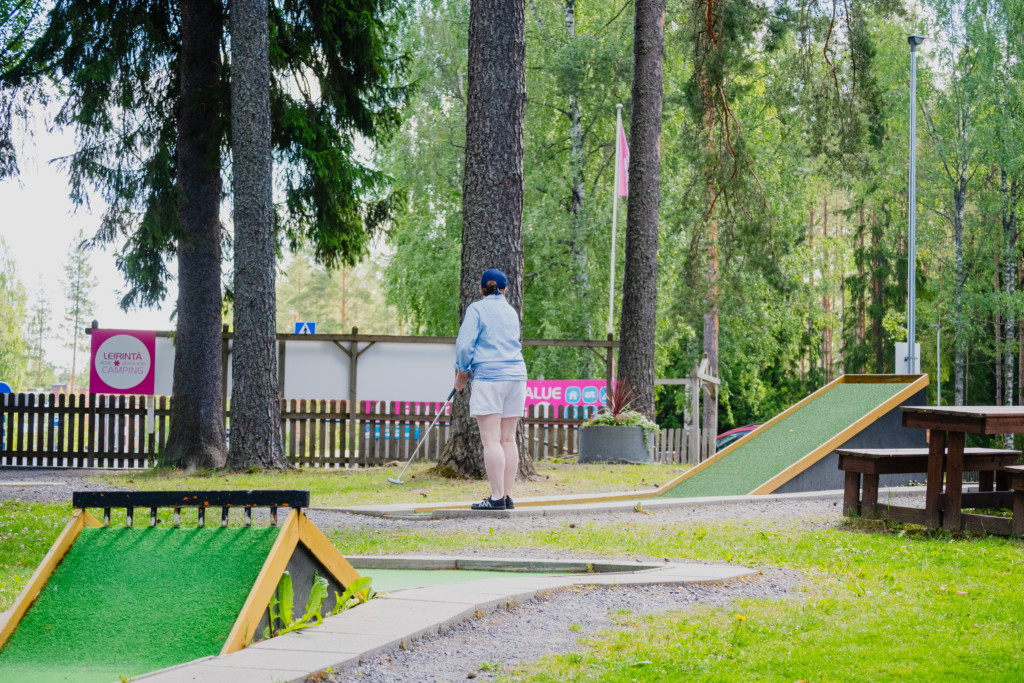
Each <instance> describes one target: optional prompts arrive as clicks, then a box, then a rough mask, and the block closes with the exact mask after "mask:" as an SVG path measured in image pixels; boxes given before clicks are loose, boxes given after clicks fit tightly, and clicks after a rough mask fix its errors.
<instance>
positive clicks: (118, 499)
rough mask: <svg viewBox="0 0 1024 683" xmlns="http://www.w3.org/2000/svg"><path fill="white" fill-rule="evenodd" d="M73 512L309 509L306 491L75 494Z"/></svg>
mask: <svg viewBox="0 0 1024 683" xmlns="http://www.w3.org/2000/svg"><path fill="white" fill-rule="evenodd" d="M71 504H72V505H73V506H74V507H76V508H105V509H109V508H134V507H140V508H169V507H173V508H182V507H197V508H207V507H223V508H229V507H249V508H252V507H274V508H276V507H287V508H296V509H300V508H307V507H309V491H297V490H291V491H287V490H270V491H266V490H259V491H75V492H74V493H72V494H71Z"/></svg>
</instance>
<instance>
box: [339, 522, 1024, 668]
mask: <svg viewBox="0 0 1024 683" xmlns="http://www.w3.org/2000/svg"><path fill="white" fill-rule="evenodd" d="M859 526H864V527H869V529H868V531H867V533H865V532H863V531H861V530H858V528H857V527H859ZM894 529H895V530H888V529H886V528H885V527H883V526H881V525H878V526H875V525H873V524H871V523H868V522H855V525H854V526H853V527H848V528H843V529H840V530H834V529H833V530H822V531H806V530H799V529H797V528H795V527H791V526H786V525H773V524H769V523H758V522H729V523H721V524H672V525H659V524H657V523H654V524H626V525H603V524H597V523H589V524H585V525H578V526H576V527H569V526H568V524H566V525H563V526H562V527H561V528H559V529H555V530H552V531H543V532H501V531H498V530H492V531H491V532H490V533H485V534H474V533H454V534H453V533H450V532H449V533H444V534H431V533H424V532H422V531H408V532H392V533H383V532H380V531H377V532H375V533H373V534H367V533H364V532H361V531H360V530H358V529H350V530H344V531H338V532H335V533H333V535H332V541H334V543H335V544H336V545H337V546H338V547H339V548H341V549H342V552H343V553H344V552H359V553H363V552H416V551H424V550H431V551H451V552H455V551H460V550H465V549H468V548H472V549H477V548H479V549H488V548H523V547H529V548H541V549H543V548H551V549H558V550H572V551H575V552H578V553H580V554H582V555H587V556H594V555H600V556H603V557H619V558H634V557H636V558H639V557H646V558H662V557H669V558H677V559H687V558H692V559H700V560H713V561H725V562H735V563H740V564H743V565H746V566H750V567H771V566H785V567H792V568H795V569H799V570H801V571H803V572H804V573H805V574H806V575H807V577H808V583H807V584H806V585H805V586H804V587H803V588H802V589H801V593H800V595H799V596H798V597H796V598H795V599H791V600H784V601H772V600H752V599H747V600H742V601H740V602H738V603H737V604H735V605H734V606H733V607H731V608H729V609H722V610H715V609H710V608H698V609H696V610H688V611H685V612H671V613H666V614H663V615H658V616H652V617H636V618H634V619H631V620H629V623H628V628H626V629H625V630H623V631H620V632H613V633H608V634H602V635H600V636H598V637H596V638H593V639H591V640H590V641H588V644H587V647H586V649H585V651H584V652H583V653H582V654H579V653H576V654H568V655H564V656H559V657H550V658H546V659H544V660H543V661H542V662H540V663H536V664H531V665H528V666H525V667H520V668H519V669H517V670H515V671H514V672H511V673H509V676H510V678H509V679H508V680H522V681H565V680H580V681H591V680H592V681H641V682H642V681H675V680H689V679H695V680H702V681H748V680H749V681H800V680H803V681H897V680H898V681H936V680H955V679H961V680H972V681H976V680H986V681H1019V680H1022V679H1024V641H1022V639H1021V635H1022V634H1024V591H1021V590H1020V587H1021V575H1022V570H1024V545H1022V543H1021V541H1020V540H1016V539H1006V538H1000V537H956V538H954V537H951V536H949V535H948V534H946V533H944V532H922V531H914V530H913V529H910V528H903V527H895V528H894Z"/></svg>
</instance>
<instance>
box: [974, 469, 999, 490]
mask: <svg viewBox="0 0 1024 683" xmlns="http://www.w3.org/2000/svg"><path fill="white" fill-rule="evenodd" d="M995 475H996V473H995V472H992V471H991V470H989V471H986V472H978V491H994V490H995V489H994V488H993V486H994V485H995V481H996V476H995Z"/></svg>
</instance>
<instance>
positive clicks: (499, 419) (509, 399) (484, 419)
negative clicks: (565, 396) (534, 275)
mask: <svg viewBox="0 0 1024 683" xmlns="http://www.w3.org/2000/svg"><path fill="white" fill-rule="evenodd" d="M506 289H508V279H507V278H506V277H505V274H504V273H503V272H501V271H500V270H498V269H497V268H491V269H490V270H487V271H485V272H484V274H483V277H481V278H480V293H481V294H482V295H483V297H484V298H483V299H481V300H479V301H474V302H473V303H471V304H470V305H469V308H468V309H466V317H465V318H464V319H463V321H462V326H461V327H460V328H459V336H458V338H457V339H456V340H455V370H456V372H455V388H456V389H458V390H459V391H461V390H462V389H464V388H465V387H466V385H467V384H468V383H469V380H470V378H472V380H473V393H472V395H471V396H470V397H469V414H470V415H472V416H473V417H475V418H476V422H477V424H478V425H479V426H480V439H481V441H483V446H484V467H485V468H486V469H487V481H488V482H489V483H490V485H491V495H490V497H488V498H484V499H483V500H482V501H480V502H479V503H473V505H472V506H471V507H472V508H473V509H474V510H511V509H512V508H514V507H515V505H514V504H513V503H512V485H513V484H514V483H515V480H516V472H518V470H519V449H518V448H517V447H516V425H517V424H518V422H519V418H520V417H522V416H523V410H524V408H525V406H526V363H525V362H523V346H522V344H521V343H520V341H519V338H520V335H521V329H522V328H521V325H520V322H519V314H517V313H516V310H515V309H514V308H512V306H511V305H509V303H508V301H506V300H505V290H506Z"/></svg>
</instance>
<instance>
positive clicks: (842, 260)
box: [0, 0, 1024, 429]
mask: <svg viewBox="0 0 1024 683" xmlns="http://www.w3.org/2000/svg"><path fill="white" fill-rule="evenodd" d="M708 8H711V10H710V11H713V12H715V13H717V14H716V23H715V24H714V26H715V27H716V28H715V30H713V31H712V40H711V41H710V42H709V41H708V31H707V27H708V24H707V19H708V11H709V9H708ZM468 14H469V3H468V0H423V1H422V2H419V3H417V4H415V5H414V6H413V7H411V8H410V9H409V11H408V14H407V16H406V17H405V21H404V22H402V23H401V26H402V33H401V37H400V40H398V41H397V44H398V46H399V48H400V49H401V50H402V51H404V52H406V53H407V54H408V55H409V60H410V61H409V63H408V68H409V73H410V75H411V80H412V82H413V84H414V86H415V88H414V91H413V95H412V97H411V99H410V100H409V103H408V105H407V107H406V109H405V114H404V120H403V123H402V125H401V127H400V128H399V129H398V131H397V133H396V134H395V135H394V136H393V137H392V138H391V139H390V141H388V142H386V143H383V144H378V145H377V146H376V147H374V148H372V149H370V150H368V151H367V156H368V157H369V158H371V159H372V162H373V164H374V165H375V166H376V168H378V169H380V170H381V171H383V172H384V173H386V174H387V175H389V176H390V177H391V178H392V182H391V187H392V189H393V190H395V191H396V192H397V195H396V196H399V197H401V200H402V203H401V208H400V209H399V210H398V211H396V213H395V214H394V216H393V218H392V220H391V222H390V223H389V224H388V225H386V226H385V228H384V229H383V231H382V232H381V233H380V234H379V235H378V236H377V241H376V242H375V244H376V245H377V246H376V247H375V248H374V249H372V250H370V249H368V250H367V251H366V253H365V254H364V258H363V261H362V262H361V263H360V264H359V265H357V266H349V267H343V268H340V269H336V270H334V271H333V272H327V271H325V270H324V268H323V267H322V266H320V265H317V264H316V263H315V262H314V259H313V258H312V257H311V256H310V255H308V254H307V253H305V252H304V246H305V245H303V244H302V242H301V241H296V242H294V243H287V244H283V245H282V246H283V247H284V248H290V249H292V250H294V252H295V253H293V254H292V255H291V256H290V257H288V258H286V259H283V260H282V266H281V275H280V278H279V283H278V329H279V330H280V331H291V323H292V322H293V321H294V320H296V319H302V320H316V321H317V322H318V331H320V332H348V331H350V329H351V327H353V326H358V327H359V329H360V331H361V332H367V333H409V334H429V335H453V334H454V333H455V331H456V330H457V326H458V301H459V297H458V291H459V268H460V238H461V228H462V217H461V213H460V212H461V197H462V193H461V185H462V181H463V165H462V164H463V159H464V154H463V150H464V139H465V92H466V49H467V28H468ZM1022 28H1024V3H1022V2H1020V0H1006V1H1004V2H953V3H950V2H944V1H942V0H938V1H936V0H926V1H925V2H923V3H903V2H901V1H900V0H875V1H871V2H865V1H861V0H855V1H854V2H838V0H833V1H832V2H810V3H808V2H770V3H764V2H754V1H751V0H735V1H730V2H710V3H705V2H700V3H692V2H678V1H674V0H669V2H668V3H667V15H666V25H665V67H664V74H665V83H664V110H663V116H664V125H663V135H662V141H661V154H662V169H661V185H662V186H661V221H660V227H659V230H660V245H659V282H658V311H659V315H658V329H657V347H656V365H657V367H656V373H657V376H659V377H684V376H687V375H688V374H689V372H690V370H691V369H692V367H693V366H694V365H695V363H697V362H699V360H700V358H701V357H702V355H703V354H705V353H708V352H709V350H710V349H709V348H708V345H709V342H708V338H707V335H706V334H705V328H706V327H707V326H708V325H709V324H711V323H712V322H715V324H717V325H718V330H719V332H718V335H717V342H716V343H715V347H716V348H715V349H714V354H712V355H717V357H718V363H719V373H720V375H721V378H722V385H721V386H722V388H721V393H720V397H719V400H720V408H719V426H720V428H721V429H725V428H728V427H731V426H735V425H739V424H746V423H750V422H759V421H762V420H764V419H766V418H767V417H770V416H771V415H773V414H775V413H777V412H778V411H779V410H781V409H783V408H785V407H786V406H788V405H790V404H792V403H794V402H795V401H797V400H799V399H800V398H802V397H803V396H805V395H806V394H808V393H810V392H811V391H814V390H815V389H817V388H819V387H821V386H822V385H823V384H824V383H826V382H827V381H829V380H831V379H834V378H835V377H837V376H839V375H840V374H843V373H857V372H893V371H894V368H895V351H894V343H895V342H896V341H902V340H905V338H906V329H905V325H906V322H905V321H906V309H907V301H906V292H907V272H908V269H907V260H906V258H907V257H906V253H907V216H908V208H909V207H908V206H907V169H908V165H907V159H908V155H909V144H910V141H909V114H910V109H909V107H910V101H909V75H910V69H909V62H910V50H909V46H908V44H907V35H909V34H919V35H924V36H926V37H927V38H928V39H927V40H926V42H925V43H924V45H923V46H922V47H921V48H920V49H919V59H918V110H917V111H918V124H919V125H918V139H917V159H918V161H917V192H918V202H919V204H918V207H917V220H918V235H917V256H918V263H917V292H918V299H917V309H916V310H917V331H916V333H917V339H918V341H919V342H920V343H921V346H922V359H921V369H922V371H924V372H927V373H929V374H930V375H931V376H932V378H933V381H932V384H931V386H930V388H929V392H930V396H929V401H930V402H934V401H935V400H936V396H935V392H936V389H937V386H938V383H937V382H936V381H935V378H936V377H937V376H938V374H941V379H942V393H943V396H942V402H943V403H954V402H957V403H975V404H999V403H1022V402H1024V401H1022V398H1024V397H1022V390H1024V388H1022V385H1021V382H1020V377H1019V373H1018V372H1017V371H1016V368H1018V367H1019V366H1020V361H1021V352H1020V345H1019V344H1018V340H1019V339H1021V338H1022V337H1024V329H1021V326H1022V324H1024V322H1022V318H1024V316H1022V315H1021V310H1020V309H1021V305H1020V300H1019V299H1020V297H1019V294H1018V290H1019V280H1020V279H1021V278H1022V274H1024V268H1022V265H1021V252H1020V248H1019V245H1018V240H1017V220H1016V208H1017V199H1018V196H1019V188H1020V182H1021V179H1022V178H1021V175H1022V173H1024V166H1022V161H1024V136H1022V135H1021V120H1020V119H1021V107H1020V105H1021V100H1022V92H1021V88H1022V87H1024V86H1022V84H1024V78H1022V76H1024V74H1021V73H1020V71H1021V68H1022V66H1021V62H1020V56H1021V51H1022V48H1024V43H1022V40H1024V38H1022V36H1024V31H1022V30H1021V29H1022ZM632 39H633V16H632V4H631V3H630V2H623V0H589V1H587V2H577V1H575V0H528V2H527V91H528V98H529V99H528V104H527V115H526V155H525V174H526V182H525V190H526V194H525V201H524V205H525V207H526V208H525V217H524V242H525V245H524V246H525V260H526V267H525V273H526V276H525V283H524V285H525V288H524V321H523V322H524V335H525V336H526V337H544V338H603V337H604V335H605V334H606V333H607V329H606V327H607V315H608V291H609V282H608V278H609V258H610V252H611V220H612V218H611V213H612V172H613V155H614V139H615V138H614V133H615V105H616V104H618V103H621V104H623V105H624V107H623V117H624V125H625V127H626V130H627V131H628V130H629V112H630V101H629V95H630V82H631V70H632ZM709 84H710V87H708V86H709ZM709 92H710V93H712V96H711V97H710V98H708V97H707V93H709ZM709 102H710V103H711V104H710V106H709ZM619 213H620V215H619V231H618V235H619V244H618V245H617V247H616V253H617V254H618V255H619V259H620V263H619V265H618V266H617V267H616V274H617V278H618V280H619V282H617V283H615V292H616V299H617V303H616V320H617V317H618V312H619V308H618V300H620V298H621V276H622V267H621V256H622V254H623V253H624V251H625V250H624V246H625V244H624V242H625V230H624V226H625V202H621V206H620V212H619ZM228 227H229V229H230V226H228ZM15 257H16V255H13V254H9V253H6V252H4V248H3V245H2V244H0V292H3V296H2V297H0V308H2V309H3V310H0V321H3V322H2V325H0V327H2V328H3V329H2V330H0V344H2V345H3V349H2V350H3V353H2V354H0V364H2V365H3V366H4V367H2V372H0V374H2V375H3V376H4V377H3V378H8V377H9V378H13V379H15V380H17V379H18V378H21V382H22V383H23V384H24V385H26V386H27V385H29V384H31V383H32V380H31V379H30V378H31V376H32V373H33V372H34V369H38V368H37V365H38V364H39V363H40V362H43V359H42V358H41V355H40V354H39V353H38V352H36V353H35V354H33V348H34V346H33V344H34V342H33V339H36V338H38V336H39V334H41V331H40V330H38V329H32V328H31V321H32V315H31V313H32V310H33V306H34V304H33V301H32V300H31V297H30V296H29V295H28V293H27V291H26V289H25V288H24V286H23V285H22V284H21V283H19V282H17V281H16V279H15V278H13V277H12V272H13V270H12V269H11V268H10V261H11V259H13V258H15ZM68 261H69V262H70V261H71V256H70V255H69V256H68ZM69 277H70V275H69ZM712 285H714V286H712ZM385 301H386V304H387V305H385V304H384V302H385ZM712 307H714V308H715V309H716V310H717V316H715V317H716V318H717V320H716V321H713V320H712V319H711V318H709V311H710V310H711V309H712ZM226 316H227V317H226V319H230V314H229V313H226ZM938 325H941V332H942V335H941V343H942V346H941V349H940V350H939V352H938V354H937V353H936V342H937V341H938V339H937V335H938V333H939V328H938V327H937V326H938ZM615 329H617V323H616V327H615ZM69 334H70V333H69ZM527 353H528V356H529V357H528V358H527V364H528V368H529V371H530V375H531V377H537V376H540V375H543V376H544V377H546V378H548V379H558V378H570V377H588V376H599V375H600V374H601V368H598V367H597V366H596V364H595V362H594V359H592V358H588V357H587V356H586V355H584V354H582V353H576V352H573V351H566V350H561V349H539V348H531V349H528V350H527ZM588 355H589V354H588ZM34 364H35V365H34ZM50 364H51V365H53V362H52V361H50ZM940 365H941V373H937V369H938V367H939V366H940ZM58 373H59V371H58ZM26 382H27V384H25V383H26ZM680 393H681V392H678V391H676V390H674V389H671V388H667V387H660V388H659V395H658V421H659V423H660V424H661V425H662V426H664V427H673V426H678V424H679V422H680V421H681V420H682V407H681V406H682V405H683V401H682V396H681V395H679V394H680Z"/></svg>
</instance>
